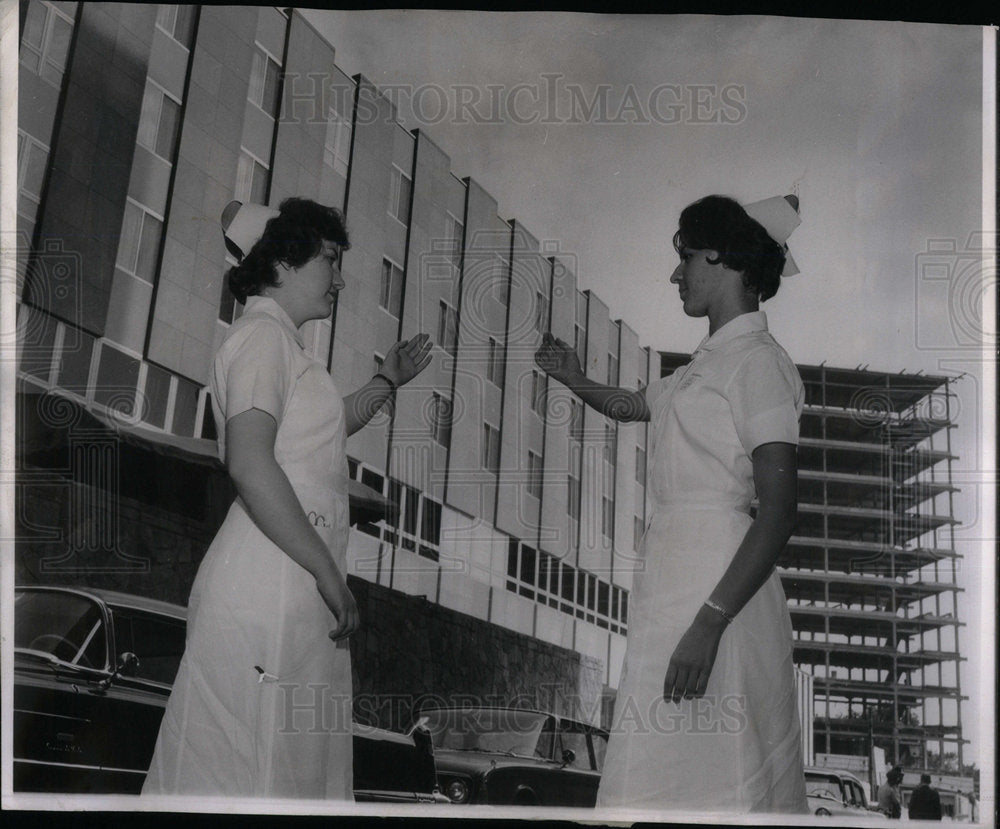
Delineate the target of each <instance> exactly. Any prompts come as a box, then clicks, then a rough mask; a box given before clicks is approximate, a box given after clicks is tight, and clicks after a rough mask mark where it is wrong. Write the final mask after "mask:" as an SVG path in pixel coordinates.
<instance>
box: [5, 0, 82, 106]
mask: <svg viewBox="0 0 1000 829" xmlns="http://www.w3.org/2000/svg"><path fill="white" fill-rule="evenodd" d="M76 5H77V4H76V3H49V2H44V0H35V2H32V3H29V4H28V10H27V12H26V14H25V18H24V29H23V30H22V32H21V50H20V55H19V58H20V61H21V65H22V66H24V67H25V68H26V69H28V70H29V71H31V72H33V73H35V74H36V75H38V76H39V77H40V78H42V79H43V80H45V81H47V82H48V83H50V84H52V85H53V86H55V87H56V88H59V87H60V86H61V85H62V76H63V72H65V70H66V59H67V57H68V56H69V44H70V41H71V40H72V38H73V18H72V16H71V15H72V14H73V13H74V12H75V10H76Z"/></svg>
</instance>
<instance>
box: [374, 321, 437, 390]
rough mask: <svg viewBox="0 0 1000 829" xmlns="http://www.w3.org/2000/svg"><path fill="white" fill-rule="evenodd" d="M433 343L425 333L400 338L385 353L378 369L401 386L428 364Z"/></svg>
mask: <svg viewBox="0 0 1000 829" xmlns="http://www.w3.org/2000/svg"><path fill="white" fill-rule="evenodd" d="M433 345H434V343H432V342H431V338H430V337H429V336H428V335H427V334H417V336H415V337H411V338H410V339H408V340H400V341H399V342H398V343H396V344H395V345H394V346H393V347H392V348H390V349H389V353H388V354H386V355H385V359H384V360H383V361H382V368H381V369H380V371H381V372H382V374H384V375H385V376H386V377H388V378H389V379H390V380H392V382H394V383H395V384H396V385H397V386H403V385H405V384H406V383H409V382H410V381H411V380H412V379H413V378H414V377H416V376H417V375H418V374H420V372H421V371H423V370H424V369H425V368H427V366H429V365H430V363H431V348H432V346H433Z"/></svg>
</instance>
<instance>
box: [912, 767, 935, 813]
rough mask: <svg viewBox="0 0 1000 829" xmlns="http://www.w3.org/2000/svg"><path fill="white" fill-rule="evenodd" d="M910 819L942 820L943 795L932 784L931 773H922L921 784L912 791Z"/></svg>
mask: <svg viewBox="0 0 1000 829" xmlns="http://www.w3.org/2000/svg"><path fill="white" fill-rule="evenodd" d="M908 814H909V816H910V820H941V795H939V794H938V791H937V789H935V788H933V787H932V786H931V776H930V775H929V774H921V775H920V785H919V786H917V788H915V789H914V790H913V791H912V792H910V806H909V809H908Z"/></svg>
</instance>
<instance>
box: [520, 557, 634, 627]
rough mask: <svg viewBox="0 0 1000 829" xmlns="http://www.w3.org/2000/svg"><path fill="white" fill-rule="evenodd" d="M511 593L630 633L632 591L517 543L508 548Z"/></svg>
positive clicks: (594, 622)
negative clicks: (629, 607)
mask: <svg viewBox="0 0 1000 829" xmlns="http://www.w3.org/2000/svg"><path fill="white" fill-rule="evenodd" d="M507 589H508V590H510V591H511V592H512V593H517V594H518V595H520V596H524V597H525V598H527V599H531V600H533V601H536V602H538V603H539V604H544V605H547V606H549V607H552V608H555V609H557V610H560V611H562V612H563V613H568V614H570V615H572V616H575V617H576V618H578V619H582V620H583V621H585V622H591V623H593V624H596V625H598V626H599V627H602V628H604V629H605V630H610V631H612V632H613V633H621V634H624V633H627V632H628V591H627V590H624V589H623V588H621V587H618V586H617V585H614V584H611V583H610V582H607V581H604V580H603V579H599V578H598V577H597V576H595V575H594V574H593V573H588V572H586V571H584V570H580V569H579V568H577V567H574V566H573V565H572V564H567V563H566V562H565V561H562V560H561V559H559V558H557V557H556V556H553V555H550V554H549V553H546V552H543V551H541V550H536V549H535V548H534V547H530V546H528V545H527V544H524V543H523V542H520V541H518V540H517V539H514V538H512V539H510V541H509V542H508V546H507Z"/></svg>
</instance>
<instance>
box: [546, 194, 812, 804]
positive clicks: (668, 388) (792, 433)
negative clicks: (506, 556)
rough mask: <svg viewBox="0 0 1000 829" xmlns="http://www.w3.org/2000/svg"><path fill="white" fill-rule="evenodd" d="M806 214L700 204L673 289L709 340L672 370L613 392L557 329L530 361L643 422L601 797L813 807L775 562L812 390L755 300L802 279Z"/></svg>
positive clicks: (790, 520)
mask: <svg viewBox="0 0 1000 829" xmlns="http://www.w3.org/2000/svg"><path fill="white" fill-rule="evenodd" d="M798 223H799V217H798V214H797V200H796V199H795V197H786V198H780V197H778V198H774V199H767V200H765V201H764V202H758V203H756V204H754V205H748V206H747V207H746V208H744V207H742V206H741V205H740V204H739V203H738V202H736V201H734V200H733V199H730V198H726V197H723V196H708V197H706V198H704V199H701V200H699V201H697V202H695V203H694V204H691V205H689V206H688V207H687V208H685V209H684V211H683V212H682V213H681V216H680V222H679V229H678V231H677V233H676V234H675V235H674V240H673V242H674V247H675V249H676V251H677V253H678V254H679V256H680V264H679V265H678V266H677V268H676V269H675V270H674V271H673V274H672V275H671V277H670V282H671V283H673V284H676V285H677V287H678V290H679V293H680V300H681V302H682V303H683V307H684V312H685V313H686V314H687V315H688V316H691V317H706V318H707V319H708V335H707V336H706V337H705V338H704V339H703V340H702V342H701V344H700V345H699V346H698V348H697V349H696V350H695V352H694V354H693V355H692V358H691V361H690V362H689V363H688V364H687V365H686V366H683V367H681V368H679V369H678V370H677V371H676V372H674V374H672V375H671V376H670V377H668V378H665V379H661V380H655V381H653V382H651V383H650V384H649V386H648V387H647V388H646V389H643V390H639V391H629V390H626V389H620V388H614V387H610V386H604V385H602V384H599V383H596V382H595V381H593V380H590V379H588V378H587V377H586V376H585V373H584V371H583V369H582V367H581V365H580V361H579V359H578V358H577V356H576V353H575V351H574V350H573V349H572V348H571V347H570V346H569V345H568V344H566V343H565V342H563V341H562V340H559V339H556V338H554V337H552V335H551V334H546V335H545V337H544V338H543V343H542V346H541V348H540V349H539V350H538V353H537V354H536V361H537V363H538V365H539V366H540V367H541V368H543V369H545V370H546V371H547V372H548V373H549V374H550V375H551V376H552V377H554V378H555V379H556V380H559V381H560V382H562V383H564V384H565V385H567V386H568V387H569V388H570V389H571V390H572V391H574V392H575V393H576V394H578V395H579V396H580V397H581V398H582V399H583V401H584V402H585V403H587V404H588V405H590V406H592V407H593V408H595V409H596V410H597V411H599V412H601V413H602V414H604V415H605V416H606V417H610V418H613V419H616V420H619V421H622V422H632V421H646V422H649V424H650V443H651V446H650V462H649V471H648V477H647V492H648V497H649V499H650V503H651V507H652V511H651V520H650V524H649V526H648V527H647V529H646V532H645V535H644V537H643V540H642V543H641V547H640V551H639V557H640V562H639V564H638V566H637V568H636V570H635V577H634V583H633V589H632V593H631V596H630V601H629V630H628V640H627V647H626V654H625V661H624V667H623V669H622V676H621V681H620V684H619V687H618V695H617V699H616V703H615V713H614V721H613V726H612V732H611V738H610V741H609V744H608V749H607V755H606V757H605V763H604V770H603V774H602V777H601V782H600V788H599V790H598V797H597V805H598V806H601V807H617V808H636V809H657V810H663V809H674V810H684V811H712V812H720V811H725V812H742V813H747V812H795V813H806V812H808V806H807V802H806V791H805V776H804V773H803V763H802V752H801V739H800V729H799V719H798V711H797V704H796V694H795V685H794V667H793V662H792V627H791V620H790V617H789V613H788V606H787V601H786V598H785V594H784V591H783V590H782V587H781V582H780V579H779V577H778V575H777V573H776V572H775V562H776V560H777V558H778V555H779V553H780V552H781V550H782V548H783V547H784V545H785V543H786V542H787V540H788V538H789V536H790V534H791V532H792V528H793V526H794V523H795V517H796V478H797V473H796V446H797V443H798V437H799V424H798V420H799V416H800V414H801V411H802V406H803V402H804V393H803V385H802V381H801V379H800V378H799V375H798V372H797V370H796V368H795V365H794V363H793V362H792V361H791V359H789V357H788V355H787V354H786V353H785V351H784V350H783V349H782V348H781V347H780V346H779V345H778V343H777V342H776V341H775V340H774V338H773V337H772V336H771V335H770V334H769V333H768V330H767V319H766V317H765V315H764V313H763V312H762V311H760V310H759V303H760V302H762V301H764V300H766V299H768V298H770V297H771V296H773V295H774V294H775V292H776V291H777V290H778V286H779V283H780V277H781V275H782V273H783V272H784V273H786V274H787V273H790V272H793V271H794V264H793V263H792V261H791V259H790V257H788V256H787V248H786V246H785V241H786V239H787V237H788V234H789V233H790V232H791V230H792V229H794V227H795V226H796V225H798ZM755 496H756V498H757V499H758V502H759V506H758V507H757V511H756V517H751V508H750V504H751V501H752V500H753V499H754V497H755Z"/></svg>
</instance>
